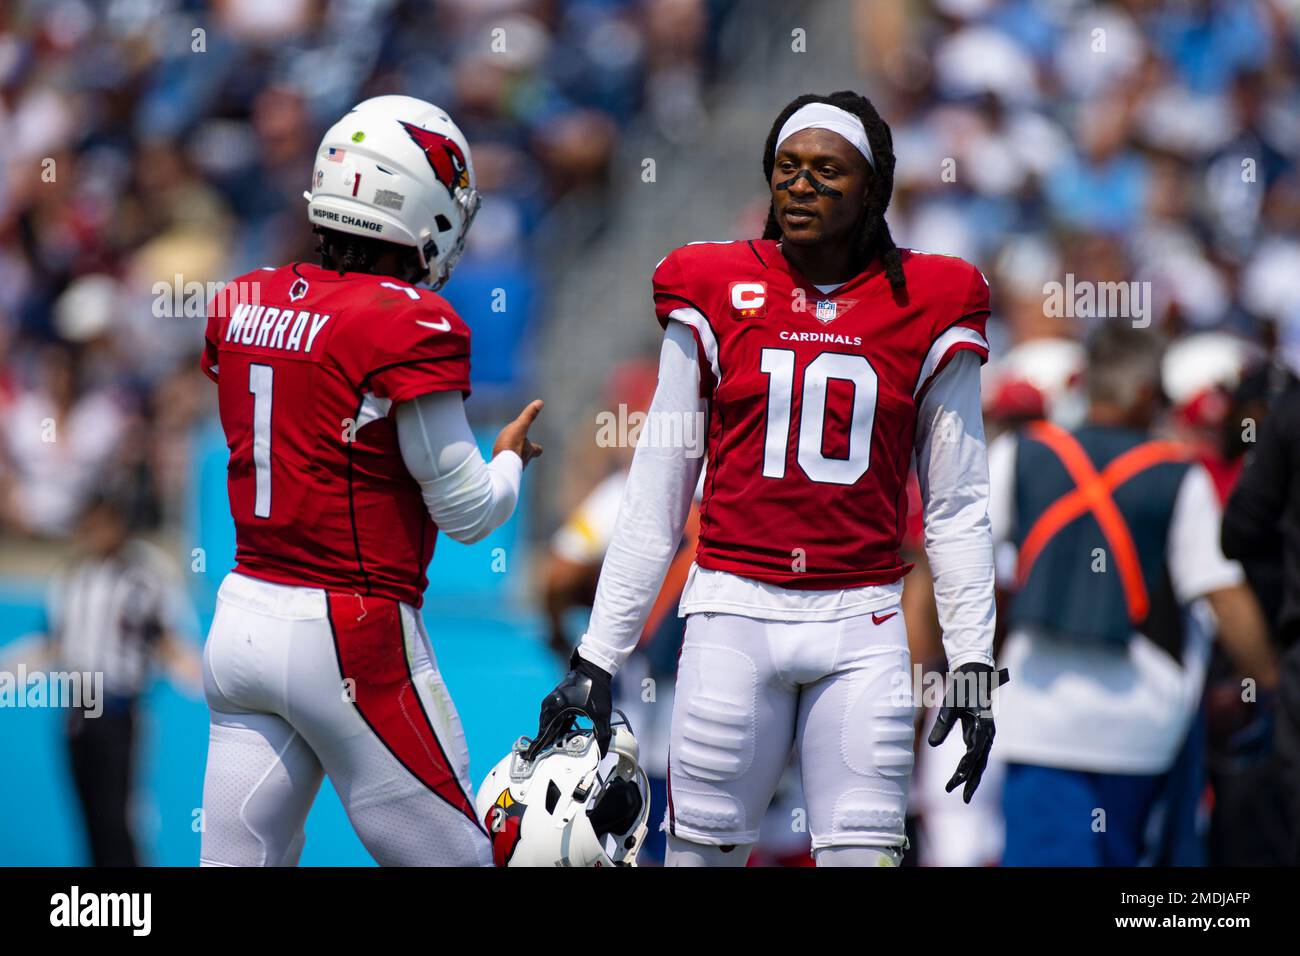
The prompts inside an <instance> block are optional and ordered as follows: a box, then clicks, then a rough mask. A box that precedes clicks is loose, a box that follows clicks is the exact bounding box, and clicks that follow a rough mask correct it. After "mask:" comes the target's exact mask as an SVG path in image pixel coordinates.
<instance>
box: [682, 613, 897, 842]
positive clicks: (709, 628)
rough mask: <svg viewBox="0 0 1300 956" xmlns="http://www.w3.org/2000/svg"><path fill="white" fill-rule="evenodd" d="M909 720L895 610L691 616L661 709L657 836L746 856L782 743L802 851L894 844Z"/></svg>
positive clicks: (776, 774) (778, 768) (772, 785)
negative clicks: (796, 789)
mask: <svg viewBox="0 0 1300 956" xmlns="http://www.w3.org/2000/svg"><path fill="white" fill-rule="evenodd" d="M877 621H879V623H876V622H877ZM913 718H914V711H913V707H912V687H911V675H910V658H909V654H908V649H907V630H906V627H905V626H904V623H903V616H902V614H901V613H899V608H898V607H897V606H895V607H892V608H886V609H885V610H884V611H879V612H876V613H875V614H874V615H873V614H863V615H858V616H854V617H850V618H846V619H844V620H840V621H824V622H817V621H800V622H787V621H764V620H757V619H755V618H749V617H740V616H737V615H733V614H692V615H691V616H690V617H689V618H688V619H687V625H686V641H685V644H684V646H683V648H682V655H681V661H680V663H679V666H678V674H677V691H676V697H675V700H674V704H673V721H672V741H671V749H670V751H669V777H668V786H669V790H668V829H669V832H670V833H671V834H672V836H674V837H677V838H678V839H679V840H685V841H688V842H690V843H694V844H704V845H707V846H712V847H729V846H732V845H739V846H738V849H737V850H736V851H732V853H729V854H728V856H729V857H731V856H733V855H736V856H739V857H742V858H743V857H744V856H747V855H748V850H747V849H746V848H745V847H746V846H747V845H750V844H753V843H755V842H756V841H757V840H758V831H759V822H760V820H761V819H762V817H763V813H764V811H765V810H766V809H767V805H768V803H769V802H770V801H771V799H772V795H773V793H774V792H775V790H776V786H777V782H778V780H779V779H780V776H781V772H782V770H783V769H784V768H785V766H786V764H787V762H788V761H789V759H790V750H791V747H792V746H795V747H798V748H799V763H800V767H801V770H802V773H803V789H804V794H805V801H806V803H807V807H806V810H805V811H804V813H802V814H799V813H798V812H796V813H795V814H793V815H792V819H791V821H790V825H791V826H792V827H800V826H802V827H806V828H807V830H808V832H809V833H810V835H811V837H812V847H813V851H814V854H815V855H817V851H818V850H820V849H824V848H827V847H881V848H891V847H897V848H901V847H903V846H904V845H905V843H906V837H905V834H904V816H905V813H906V808H907V789H908V783H909V780H910V776H911V772H912V745H913ZM670 845H671V843H670ZM671 856H672V855H671V854H670V859H669V864H670V865H671V864H672V863H673V860H672V859H671ZM827 862H829V860H828V861H827Z"/></svg>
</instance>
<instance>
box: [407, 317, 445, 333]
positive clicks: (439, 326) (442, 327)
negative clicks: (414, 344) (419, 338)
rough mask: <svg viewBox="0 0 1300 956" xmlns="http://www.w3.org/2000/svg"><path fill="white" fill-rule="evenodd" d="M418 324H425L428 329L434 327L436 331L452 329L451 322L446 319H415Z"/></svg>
mask: <svg viewBox="0 0 1300 956" xmlns="http://www.w3.org/2000/svg"><path fill="white" fill-rule="evenodd" d="M415 324H416V325H423V326H424V327H425V328H426V329H433V331H435V332H448V331H450V330H451V323H450V322H449V321H447V320H446V319H443V320H442V321H440V322H423V321H421V320H420V319H416V320H415Z"/></svg>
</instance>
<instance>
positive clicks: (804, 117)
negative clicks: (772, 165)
mask: <svg viewBox="0 0 1300 956" xmlns="http://www.w3.org/2000/svg"><path fill="white" fill-rule="evenodd" d="M805 129H828V130H830V131H831V132H832V133H838V134H839V135H841V136H843V137H844V138H845V139H847V140H848V141H849V142H850V143H852V144H853V146H854V147H855V148H856V149H857V151H858V152H859V153H861V154H862V155H863V156H865V157H866V159H867V165H869V166H870V167H871V168H872V169H875V168H876V158H875V157H874V156H872V155H871V144H870V143H868V142H867V130H866V128H865V127H864V126H863V125H862V120H860V119H858V118H857V117H856V116H854V115H853V114H852V113H850V112H848V111H847V110H842V109H840V108H839V107H838V106H831V104H829V103H809V104H808V105H807V106H801V107H799V109H797V110H795V111H794V113H793V114H792V115H791V116H790V118H789V119H788V120H786V121H785V125H784V126H782V127H781V132H780V134H779V135H778V136H777V137H776V148H777V149H780V148H781V144H782V143H784V142H785V141H786V140H787V139H789V138H790V137H791V136H793V135H794V134H795V133H798V132H799V131H800V130H805ZM774 155H775V154H774Z"/></svg>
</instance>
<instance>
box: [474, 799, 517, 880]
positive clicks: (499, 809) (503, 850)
mask: <svg viewBox="0 0 1300 956" xmlns="http://www.w3.org/2000/svg"><path fill="white" fill-rule="evenodd" d="M524 809H525V808H524V805H523V804H521V803H516V802H515V798H514V797H512V796H510V791H509V790H508V789H507V790H502V791H501V795H500V796H498V797H497V799H496V802H495V803H493V804H492V806H491V807H489V808H488V812H487V815H486V816H485V817H484V819H483V825H484V826H486V827H487V831H488V836H489V837H490V839H491V840H492V862H493V864H495V865H496V866H505V865H506V864H507V863H509V862H510V857H511V856H513V855H514V852H515V847H517V846H518V845H519V835H520V831H519V827H520V825H521V824H522V823H523V820H524Z"/></svg>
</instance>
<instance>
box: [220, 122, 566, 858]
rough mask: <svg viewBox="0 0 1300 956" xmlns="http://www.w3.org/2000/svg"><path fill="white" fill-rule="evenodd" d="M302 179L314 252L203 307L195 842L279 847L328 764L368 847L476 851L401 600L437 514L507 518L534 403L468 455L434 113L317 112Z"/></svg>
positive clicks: (474, 202) (455, 152)
mask: <svg viewBox="0 0 1300 956" xmlns="http://www.w3.org/2000/svg"><path fill="white" fill-rule="evenodd" d="M304 172H305V170H304ZM311 187H312V188H311V191H310V192H309V193H308V194H307V200H308V206H307V216H308V220H309V221H310V222H311V223H312V226H313V228H314V230H315V232H316V235H317V237H318V239H319V253H320V262H319V263H313V262H291V263H288V264H287V265H283V266H280V267H279V268H268V269H259V270H256V271H254V272H250V273H247V274H246V275H244V276H241V277H239V278H238V279H236V280H235V281H233V282H231V283H229V284H228V285H227V286H226V287H225V288H224V289H223V290H222V291H221V292H220V293H218V294H217V295H216V296H215V297H214V298H213V300H212V302H211V303H210V304H209V306H208V324H207V331H206V338H205V342H204V349H203V359H202V370H203V372H204V374H206V375H207V376H208V377H209V378H211V379H212V380H213V381H214V382H216V384H217V390H218V400H219V405H220V412H221V423H222V426H223V427H224V429H225V432H226V441H227V444H228V445H229V447H230V463H229V468H228V476H229V492H230V511H231V515H232V517H233V518H234V523H235V537H236V562H237V563H236V567H235V570H234V571H233V572H231V573H230V574H228V575H227V576H226V578H225V580H224V581H223V582H222V584H221V590H220V592H219V593H218V596H217V606H216V613H215V615H214V617H213V623H212V629H211V631H210V632H209V635H208V640H207V643H206V645H205V647H204V690H205V692H206V697H207V701H208V707H209V710H210V712H211V730H210V733H209V743H208V763H207V771H206V776H205V779H204V785H203V811H204V822H205V826H204V831H203V840H202V848H201V850H200V861H201V862H202V863H203V864H204V865H210V866H287V865H293V864H294V863H296V862H297V860H298V856H299V853H300V852H301V850H302V847H303V840H304V832H303V822H304V821H305V819H306V817H307V813H308V811H309V810H310V809H311V805H312V802H313V801H314V799H315V797H316V793H317V791H318V790H319V788H320V785H321V782H322V780H323V779H324V777H325V776H326V775H328V776H329V778H330V781H331V782H332V784H333V786H334V790H335V791H336V792H337V793H338V795H339V797H340V798H341V800H342V801H343V805H344V808H345V809H346V810H347V814H348V819H349V820H350V821H351V823H352V826H353V827H354V828H355V829H356V832H357V835H358V836H359V837H360V838H361V841H362V843H364V844H365V847H366V849H367V850H368V851H369V852H370V854H371V856H373V857H374V859H375V860H376V862H378V863H380V864H383V865H415V866H431V865H457V866H470V865H482V866H488V865H490V864H491V861H492V851H491V845H490V842H489V839H488V834H487V832H486V829H485V827H484V825H483V824H482V822H481V821H480V819H479V815H478V814H477V813H476V812H475V808H474V798H473V790H472V789H471V784H470V780H469V753H468V751H467V749H466V746H465V734H464V731H463V730H462V728H461V724H460V719H459V718H458V717H457V715H456V708H455V706H454V705H453V704H452V700H451V697H450V695H449V694H448V692H447V688H446V686H445V684H444V683H443V680H442V677H441V675H440V673H439V670H438V664H437V658H436V656H435V655H434V652H433V647H432V645H431V642H430V640H429V635H428V633H427V631H426V630H425V627H424V621H423V618H422V616H421V614H420V606H421V604H422V602H423V599H424V592H425V589H426V587H427V585H428V580H427V577H426V574H425V570H426V568H427V567H428V565H429V561H430V559H431V558H432V556H433V550H434V545H435V542H436V541H437V539H438V538H439V532H441V533H442V534H443V535H446V536H447V537H449V538H452V539H453V540H454V541H457V542H461V543H463V544H472V543H474V542H476V541H479V540H481V539H482V538H483V537H485V536H486V535H488V534H490V533H491V532H492V531H493V530H494V529H496V528H497V527H499V526H500V525H501V524H502V523H503V522H505V521H506V519H508V518H509V517H510V515H511V512H512V511H513V510H514V507H515V503H516V501H517V500H518V495H519V487H520V482H521V480H522V472H523V468H524V465H525V464H526V463H527V462H528V461H529V460H530V459H531V458H533V457H534V456H535V455H537V454H539V453H540V451H541V449H540V448H538V447H537V446H536V445H534V444H533V443H532V442H530V441H529V440H528V427H529V425H530V424H531V423H532V421H533V419H534V418H536V416H537V413H538V411H539V410H540V409H541V404H542V403H541V402H540V401H534V402H531V403H530V404H529V405H528V406H527V407H526V408H525V409H524V411H523V412H522V413H521V414H520V416H519V417H518V418H516V419H515V420H514V421H513V422H511V423H510V424H509V425H507V426H506V427H505V429H503V430H502V431H501V433H500V435H498V436H497V440H496V443H495V445H494V447H493V457H492V459H491V461H485V460H484V458H483V456H482V455H481V454H480V452H479V448H478V442H477V440H476V438H475V436H474V433H473V431H472V430H471V429H470V426H469V422H468V421H467V419H466V417H465V406H464V400H465V397H466V396H468V395H469V393H470V370H469V360H470V328H469V326H468V325H467V324H466V323H465V321H464V320H462V319H461V317H460V316H459V315H457V314H456V311H455V309H453V308H452V306H451V304H450V303H449V302H447V300H446V299H444V298H442V296H440V295H438V294H437V292H435V291H432V290H430V289H428V288H423V287H422V286H423V284H424V283H428V284H430V285H432V286H434V287H435V288H437V287H439V286H441V285H442V284H443V283H444V282H446V281H447V278H448V277H449V275H450V274H451V270H452V268H453V266H455V264H456V260H457V259H458V258H459V257H460V254H461V251H462V250H463V248H464V245H465V233H466V231H467V230H468V229H469V227H470V223H471V222H472V221H473V219H474V213H475V211H476V210H477V208H478V203H479V199H478V192H477V191H476V190H475V188H474V168H473V164H472V162H471V160H470V152H469V146H468V145H467V144H466V142H465V138H464V137H463V136H462V135H461V133H460V130H458V129H457V128H456V126H455V124H454V123H452V121H451V119H450V118H449V117H448V116H447V114H446V113H445V112H443V111H442V110H440V109H439V108H438V107H436V106H433V105H431V104H429V103H425V102H423V101H421V100H417V99H412V98H411V97H408V96H381V97H377V98H375V99H371V100H367V101H366V102H364V103H362V104H360V105H359V106H357V107H356V108H355V109H354V110H352V111H351V112H349V113H348V114H347V115H346V116H345V117H343V119H341V120H339V122H337V123H335V124H334V125H333V126H332V127H331V128H330V129H329V131H328V132H327V133H326V134H325V137H324V139H323V140H322V141H321V144H320V148H319V149H318V150H317V154H316V161H315V164H314V166H313V169H312V179H311ZM340 423H351V427H348V428H344V429H340Z"/></svg>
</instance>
